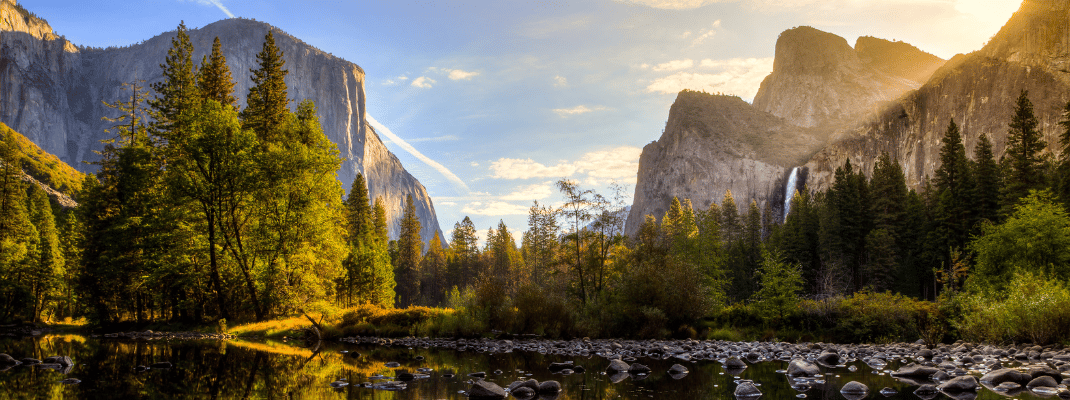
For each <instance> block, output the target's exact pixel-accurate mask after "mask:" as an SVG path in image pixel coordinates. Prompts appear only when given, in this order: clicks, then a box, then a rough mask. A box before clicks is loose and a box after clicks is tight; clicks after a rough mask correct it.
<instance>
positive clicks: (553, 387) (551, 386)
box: [539, 381, 561, 394]
mask: <svg viewBox="0 0 1070 400" xmlns="http://www.w3.org/2000/svg"><path fill="white" fill-rule="evenodd" d="M560 392H561V384H560V383H558V382H557V381H545V382H542V383H540V384H539V394H555V393H560Z"/></svg>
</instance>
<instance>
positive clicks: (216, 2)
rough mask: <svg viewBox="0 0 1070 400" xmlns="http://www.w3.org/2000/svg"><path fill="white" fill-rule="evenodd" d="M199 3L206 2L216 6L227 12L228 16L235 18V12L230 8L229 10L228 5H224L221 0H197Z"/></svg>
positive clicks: (208, 4)
mask: <svg viewBox="0 0 1070 400" xmlns="http://www.w3.org/2000/svg"><path fill="white" fill-rule="evenodd" d="M197 3H200V4H204V5H206V6H216V7H218V8H219V9H220V10H221V11H223V14H227V17H229V18H234V14H233V13H231V12H230V10H228V9H227V7H226V6H224V5H223V3H222V2H221V1H219V0H197Z"/></svg>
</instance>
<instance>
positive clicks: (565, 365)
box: [550, 362, 573, 372]
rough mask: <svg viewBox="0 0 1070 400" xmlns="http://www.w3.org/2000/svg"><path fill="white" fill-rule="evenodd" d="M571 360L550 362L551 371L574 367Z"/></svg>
mask: <svg viewBox="0 0 1070 400" xmlns="http://www.w3.org/2000/svg"><path fill="white" fill-rule="evenodd" d="M572 367H573V365H572V363H571V362H562V363H550V372H559V371H561V370H564V369H572Z"/></svg>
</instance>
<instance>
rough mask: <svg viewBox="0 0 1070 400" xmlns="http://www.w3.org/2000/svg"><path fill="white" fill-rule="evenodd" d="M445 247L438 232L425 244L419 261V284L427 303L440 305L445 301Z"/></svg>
mask: <svg viewBox="0 0 1070 400" xmlns="http://www.w3.org/2000/svg"><path fill="white" fill-rule="evenodd" d="M446 252H447V251H446V249H445V248H443V247H442V238H441V237H440V236H439V234H438V232H435V237H433V238H431V243H430V244H428V246H427V254H425V255H424V258H423V260H422V261H421V265H420V270H421V271H422V272H423V279H422V282H421V284H420V288H421V292H423V296H424V299H425V301H426V302H427V304H430V305H441V304H442V303H443V301H445V294H446V286H445V285H446V272H447V271H446V258H447V254H446Z"/></svg>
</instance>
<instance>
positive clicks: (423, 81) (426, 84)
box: [412, 76, 436, 89]
mask: <svg viewBox="0 0 1070 400" xmlns="http://www.w3.org/2000/svg"><path fill="white" fill-rule="evenodd" d="M435 83H436V81H435V80H434V79H431V78H428V77H426V76H421V77H419V78H416V79H413V80H412V87H418V88H421V89H430V88H431V85H434V84H435Z"/></svg>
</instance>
